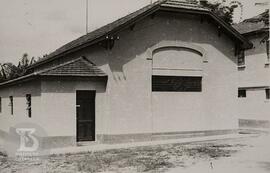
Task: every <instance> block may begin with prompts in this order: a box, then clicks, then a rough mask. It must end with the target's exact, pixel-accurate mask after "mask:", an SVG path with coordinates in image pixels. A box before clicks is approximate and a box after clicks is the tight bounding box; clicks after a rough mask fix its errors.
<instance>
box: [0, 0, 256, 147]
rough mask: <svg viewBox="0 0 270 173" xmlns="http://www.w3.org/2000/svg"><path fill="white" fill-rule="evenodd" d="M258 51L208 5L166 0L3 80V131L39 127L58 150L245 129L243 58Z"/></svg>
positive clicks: (0, 91)
mask: <svg viewBox="0 0 270 173" xmlns="http://www.w3.org/2000/svg"><path fill="white" fill-rule="evenodd" d="M250 47H252V44H251V43H250V42H249V41H248V40H247V39H246V38H244V37H243V36H242V35H241V34H240V33H239V32H237V31H236V30H235V29H234V28H233V27H231V26H230V25H228V24H227V23H226V22H224V21H223V20H222V19H221V18H220V17H218V16H217V15H216V14H214V13H213V12H212V11H211V10H209V9H207V8H204V7H202V6H201V5H200V4H196V3H191V2H189V3H187V2H185V1H175V0H169V1H158V2H156V3H154V4H151V5H148V6H146V7H144V8H142V9H140V10H138V11H136V12H134V13H132V14H129V15H128V16H125V17H123V18H121V19H119V20H117V21H115V22H113V23H110V24H108V25H106V26H104V27H102V28H100V29H97V30H95V31H93V32H91V33H88V34H86V35H84V36H82V37H80V38H78V39H76V40H74V41H72V42H70V43H68V44H66V45H64V46H63V47H61V48H59V49H57V50H56V51H55V52H53V53H51V54H50V55H48V57H47V58H45V59H42V60H41V61H38V62H37V63H35V64H33V65H32V66H30V67H29V68H28V69H27V74H26V75H24V76H22V77H19V78H16V79H13V80H10V81H6V82H4V83H1V84H0V97H1V113H0V131H1V132H0V136H2V137H3V138H4V137H7V136H8V133H9V131H10V129H11V128H14V127H16V125H18V124H23V123H32V124H35V125H37V126H39V127H41V128H42V129H44V131H45V132H46V136H39V137H40V138H43V139H44V140H43V142H44V146H45V147H48V148H51V147H61V146H70V145H78V144H80V143H82V142H85V141H92V142H93V143H119V142H128V141H129V142H130V141H143V140H156V139H164V138H171V137H187V136H191V135H193V136H194V135H195V136H201V135H214V134H224V133H232V132H236V131H237V129H238V117H237V113H238V111H237V94H238V93H237V91H238V85H237V73H238V71H237V58H238V55H239V52H241V50H244V49H248V48H250ZM92 142H90V143H92Z"/></svg>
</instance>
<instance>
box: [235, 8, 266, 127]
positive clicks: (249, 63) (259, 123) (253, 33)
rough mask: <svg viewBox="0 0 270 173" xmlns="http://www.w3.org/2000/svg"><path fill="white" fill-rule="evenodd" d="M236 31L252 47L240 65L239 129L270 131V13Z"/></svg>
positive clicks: (250, 20)
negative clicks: (249, 42) (254, 128)
mask: <svg viewBox="0 0 270 173" xmlns="http://www.w3.org/2000/svg"><path fill="white" fill-rule="evenodd" d="M235 28H236V29H237V30H238V31H239V32H240V33H241V34H242V35H243V36H245V37H246V38H247V39H249V40H250V41H251V42H252V43H253V48H252V49H248V50H246V51H245V52H243V54H242V57H240V58H239V61H238V71H239V72H238V81H239V89H238V97H239V99H238V103H239V119H240V125H241V126H243V127H258V128H260V127H270V123H269V121H270V113H269V112H270V90H269V89H270V66H269V65H270V60H269V10H266V11H265V12H264V13H262V14H260V15H258V16H255V17H253V18H250V19H246V20H244V21H243V22H241V23H239V24H238V25H236V26H235Z"/></svg>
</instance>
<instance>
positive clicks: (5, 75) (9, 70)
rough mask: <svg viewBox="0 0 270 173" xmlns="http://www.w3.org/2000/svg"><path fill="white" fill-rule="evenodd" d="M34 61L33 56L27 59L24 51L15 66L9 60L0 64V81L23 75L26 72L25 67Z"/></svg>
mask: <svg viewBox="0 0 270 173" xmlns="http://www.w3.org/2000/svg"><path fill="white" fill-rule="evenodd" d="M34 62H36V60H35V58H34V57H32V59H31V60H29V57H28V54H27V53H24V54H23V56H22V58H21V60H20V61H19V63H18V65H17V66H16V65H14V64H12V63H10V62H8V63H3V64H0V82H4V81H7V80H10V79H14V78H17V77H20V76H22V75H24V74H25V72H26V68H27V67H28V66H30V65H31V64H33V63H34Z"/></svg>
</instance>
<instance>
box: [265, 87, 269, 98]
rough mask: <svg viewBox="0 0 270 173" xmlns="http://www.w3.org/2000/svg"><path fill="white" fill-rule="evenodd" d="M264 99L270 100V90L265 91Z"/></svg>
mask: <svg viewBox="0 0 270 173" xmlns="http://www.w3.org/2000/svg"><path fill="white" fill-rule="evenodd" d="M265 94H266V99H270V89H269V88H267V89H265Z"/></svg>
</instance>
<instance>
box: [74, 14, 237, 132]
mask: <svg viewBox="0 0 270 173" xmlns="http://www.w3.org/2000/svg"><path fill="white" fill-rule="evenodd" d="M119 37H120V40H118V41H116V42H115V45H114V48H113V49H112V50H105V49H104V48H102V47H99V46H96V47H93V48H86V49H84V50H82V51H81V52H77V53H75V54H73V55H72V56H74V57H79V56H86V57H87V58H89V60H91V61H92V62H94V63H95V64H96V65H98V66H99V67H100V68H102V69H103V70H104V71H105V72H106V73H107V74H108V75H109V79H108V84H107V93H108V97H109V98H108V104H109V110H110V111H109V118H108V123H107V125H108V126H107V127H108V131H107V133H106V135H116V134H140V133H148V132H149V133H158V132H175V131H178V132H179V131H194V130H218V129H237V127H238V126H237V117H236V115H237V107H236V105H237V102H236V101H237V99H236V98H237V66H236V58H235V57H234V43H233V42H232V41H231V40H230V39H229V38H228V37H227V36H226V35H222V36H221V37H218V31H217V27H216V26H214V25H213V24H212V23H208V22H204V23H200V18H198V17H196V16H192V15H173V16H172V15H170V14H164V13H159V14H157V15H156V17H155V18H154V19H151V18H150V17H149V18H146V19H144V20H142V21H141V22H139V23H137V24H136V26H135V28H134V30H130V29H126V30H124V31H122V32H121V33H119ZM166 41H168V42H170V44H171V42H175V41H177V42H181V44H188V45H195V46H197V47H200V49H202V50H204V51H205V56H206V58H207V59H208V63H204V64H202V72H201V74H202V75H203V92H202V93H199V94H198V93H191V94H189V96H188V93H177V94H179V96H181V97H182V96H184V97H182V98H181V99H178V97H177V102H178V103H180V105H181V103H182V104H184V105H186V106H188V107H187V108H186V110H184V109H177V110H175V109H174V111H185V113H182V114H180V113H179V112H170V111H171V110H170V109H169V108H170V105H172V104H173V103H175V101H176V100H173V99H176V96H175V95H173V94H170V93H167V94H166V97H167V98H170V99H169V100H168V99H165V98H164V99H163V100H164V101H162V100H160V103H158V104H166V105H168V107H167V108H166V109H164V112H165V113H164V114H161V113H160V114H155V113H154V112H155V108H154V105H153V94H152V92H151V75H152V73H153V71H152V70H151V69H152V60H151V59H152V57H151V53H150V54H149V49H150V50H151V48H154V47H155V46H157V45H158V44H161V43H164V42H166ZM170 95H172V96H171V97H170ZM185 95H186V96H185ZM191 95H193V96H191ZM194 99H195V100H194ZM165 102H166V103H165ZM174 105H175V104H174ZM196 108H197V109H198V110H200V111H195V109H196ZM228 108H230V109H228ZM194 111H195V112H194ZM191 122H192V123H191Z"/></svg>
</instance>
